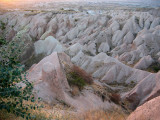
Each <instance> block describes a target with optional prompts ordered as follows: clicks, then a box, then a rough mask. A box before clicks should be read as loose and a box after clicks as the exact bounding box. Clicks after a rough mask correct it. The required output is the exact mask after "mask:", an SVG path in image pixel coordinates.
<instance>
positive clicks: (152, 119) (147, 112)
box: [127, 97, 160, 120]
mask: <svg viewBox="0 0 160 120" xmlns="http://www.w3.org/2000/svg"><path fill="white" fill-rule="evenodd" d="M159 101H160V97H156V98H154V99H152V100H150V101H148V102H146V103H145V104H143V105H141V106H139V107H138V108H137V109H136V110H135V111H134V112H133V113H131V115H129V117H128V118H127V120H159V118H160V114H159V112H160V102H159Z"/></svg>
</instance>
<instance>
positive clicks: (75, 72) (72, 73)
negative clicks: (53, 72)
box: [67, 65, 93, 90]
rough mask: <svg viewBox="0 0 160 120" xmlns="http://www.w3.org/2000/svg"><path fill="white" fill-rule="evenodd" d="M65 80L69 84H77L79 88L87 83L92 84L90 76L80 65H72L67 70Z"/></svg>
mask: <svg viewBox="0 0 160 120" xmlns="http://www.w3.org/2000/svg"><path fill="white" fill-rule="evenodd" d="M67 80H68V82H69V84H70V85H71V86H74V85H75V86H77V87H78V88H79V89H80V90H82V89H83V88H84V86H85V85H87V84H92V83H93V79H92V77H91V76H90V75H89V74H88V73H86V72H85V71H84V70H83V69H81V68H80V67H78V66H76V65H73V67H72V68H71V69H70V70H69V71H68V72H67Z"/></svg>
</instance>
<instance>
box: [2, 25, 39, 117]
mask: <svg viewBox="0 0 160 120" xmlns="http://www.w3.org/2000/svg"><path fill="white" fill-rule="evenodd" d="M3 25H4V24H3ZM4 28H5V27H2V29H4ZM4 41H6V40H5V38H4ZM22 44H23V43H19V44H16V43H15V42H14V41H11V42H9V43H8V44H3V45H2V46H1V47H0V110H6V111H7V112H8V113H12V114H14V115H15V116H21V117H22V118H25V119H27V120H28V119H31V118H32V117H33V116H32V115H31V113H30V112H29V110H31V109H36V108H38V105H30V104H24V102H26V101H30V102H34V101H35V99H34V97H33V94H32V88H33V85H32V83H30V82H29V81H28V80H27V79H26V73H25V71H24V67H23V66H22V65H21V63H20V61H19V56H20V55H21V52H22V49H21V48H20V47H19V46H20V45H22Z"/></svg>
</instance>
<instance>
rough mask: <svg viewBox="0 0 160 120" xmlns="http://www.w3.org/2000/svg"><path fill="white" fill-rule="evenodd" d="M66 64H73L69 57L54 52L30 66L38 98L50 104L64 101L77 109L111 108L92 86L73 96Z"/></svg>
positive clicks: (29, 78)
mask: <svg viewBox="0 0 160 120" xmlns="http://www.w3.org/2000/svg"><path fill="white" fill-rule="evenodd" d="M66 64H67V65H69V66H71V65H72V63H71V61H70V59H69V57H68V56H67V55H66V54H64V53H56V52H54V53H52V54H51V55H49V56H47V57H45V58H44V59H43V60H41V61H40V62H39V63H38V64H36V65H33V66H32V67H31V68H30V70H29V71H28V73H29V74H28V76H27V78H28V80H29V81H30V82H33V83H34V90H33V93H34V94H35V96H36V97H37V98H38V97H40V98H41V99H42V100H43V101H45V102H47V103H49V104H50V105H52V104H55V103H57V102H58V101H59V102H61V101H62V102H65V103H66V104H68V105H70V106H72V107H74V108H75V110H77V111H86V110H91V109H100V108H103V109H109V108H110V107H111V106H112V104H111V103H109V102H108V101H103V100H102V98H101V97H99V96H98V95H96V94H94V92H93V90H92V88H91V90H87V89H84V90H83V91H81V94H80V95H79V96H76V97H73V96H72V95H71V87H70V86H69V84H68V81H67V78H66V75H65V71H64V66H65V65H66ZM95 103H96V104H95ZM86 106H87V107H86Z"/></svg>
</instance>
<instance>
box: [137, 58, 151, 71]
mask: <svg viewBox="0 0 160 120" xmlns="http://www.w3.org/2000/svg"><path fill="white" fill-rule="evenodd" d="M153 62H154V60H153V59H152V57H151V56H150V55H148V56H145V57H143V58H141V59H140V60H139V62H138V63H137V64H136V65H135V66H134V68H136V69H141V70H144V69H146V68H148V67H149V66H150V65H151V64H152V63H153Z"/></svg>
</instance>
